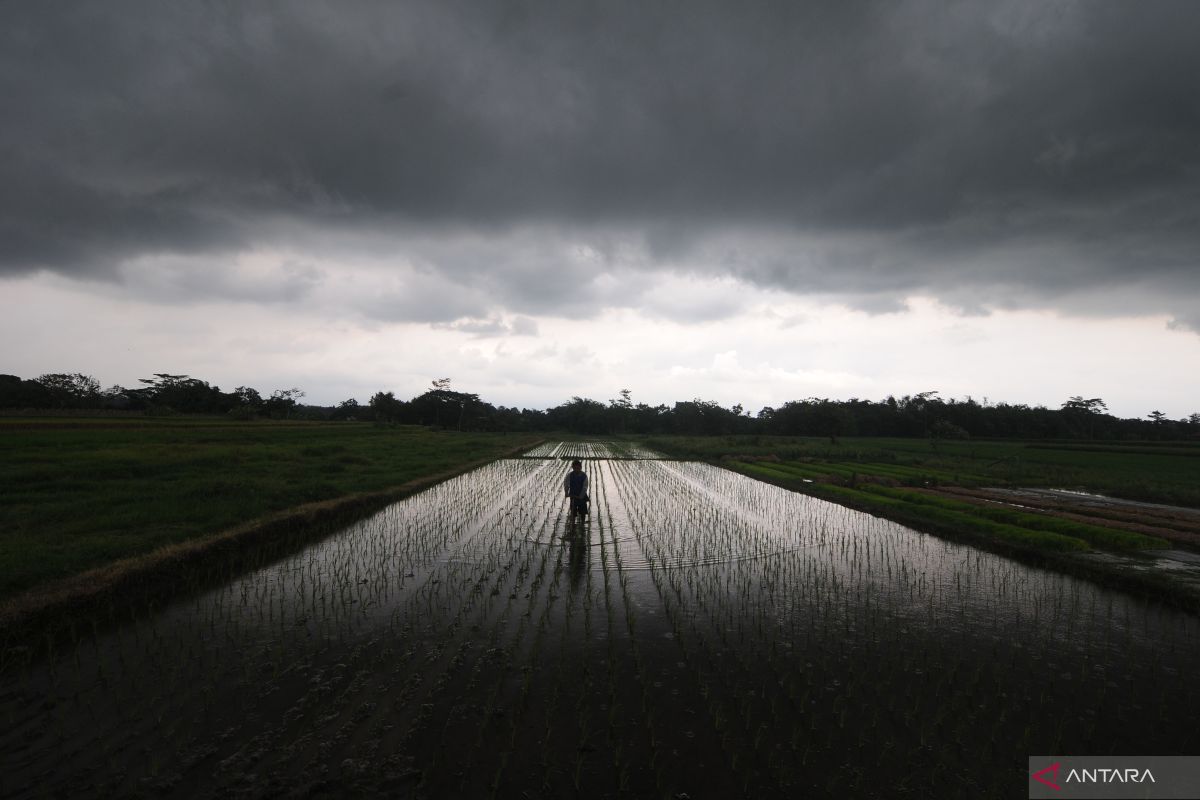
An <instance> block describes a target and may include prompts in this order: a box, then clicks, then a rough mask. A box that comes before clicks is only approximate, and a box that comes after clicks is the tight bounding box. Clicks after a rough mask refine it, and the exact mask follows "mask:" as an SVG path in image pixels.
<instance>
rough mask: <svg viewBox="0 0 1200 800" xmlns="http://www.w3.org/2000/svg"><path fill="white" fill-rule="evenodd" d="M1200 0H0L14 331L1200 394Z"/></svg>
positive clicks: (317, 377)
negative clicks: (467, 0) (602, 0)
mask: <svg viewBox="0 0 1200 800" xmlns="http://www.w3.org/2000/svg"><path fill="white" fill-rule="evenodd" d="M1198 30H1200V3H1195V2H1189V0H1181V2H1157V1H1156V2H1144V3H1134V2H1100V1H1099V0H1089V1H1088V2H1079V3H1076V2H1047V1H1046V0H1037V1H1036V2H1035V1H1034V0H1029V1H1028V2H1020V3H1010V2H1002V1H1000V0H987V2H944V1H941V0H939V2H928V3H926V2H878V3H866V2H863V3H856V2H836V3H825V2H822V3H815V2H814V3H797V2H794V1H789V2H777V3H773V2H749V3H728V2H722V3H703V2H695V1H694V0H693V1H690V2H679V3H672V2H655V3H644V2H637V3H633V2H630V3H587V4H584V3H577V2H569V1H566V0H556V1H555V2H524V3H522V2H506V3H488V2H475V3H457V2H447V0H429V2H404V3H378V2H372V3H353V2H336V3H334V2H330V3H318V2H296V3H284V2H279V3H255V4H244V3H232V2H231V3H200V2H194V3H161V2H143V3H122V2H106V3H85V2H75V3H71V2H63V3H43V2H7V3H3V4H0V100H2V103H3V106H2V107H3V109H4V111H3V123H2V124H0V337H3V341H4V347H3V350H2V352H0V372H8V373H13V374H17V375H21V376H22V377H35V376H36V375H38V374H41V373H43V372H75V371H78V372H85V373H90V374H93V375H95V376H96V377H97V378H98V379H100V380H101V382H102V383H104V384H105V385H110V384H113V383H120V384H124V385H132V384H135V383H136V380H137V378H139V377H145V376H148V375H149V374H150V373H153V372H163V371H169V372H177V373H188V374H191V375H193V376H195V377H200V378H204V379H206V380H209V381H210V382H213V383H217V384H219V385H221V386H222V388H225V389H232V388H233V387H234V386H237V385H241V384H249V385H252V386H256V387H258V388H259V389H261V390H264V391H270V390H271V389H274V388H280V387H290V386H300V387H301V388H303V389H305V390H306V391H307V392H308V400H309V401H312V402H321V403H334V402H337V401H339V400H342V399H345V398H347V397H356V398H358V399H359V400H360V401H365V400H366V399H367V398H368V397H369V396H370V395H371V394H372V393H374V392H375V391H378V390H391V391H395V392H396V393H397V395H398V396H401V397H411V396H413V395H415V394H418V393H419V392H421V391H423V390H424V389H426V388H428V386H429V383H430V381H431V380H432V379H434V378H439V377H444V376H449V377H451V378H452V379H453V386H454V388H457V389H460V390H463V391H472V392H478V393H479V394H481V395H482V396H483V397H484V398H485V399H487V400H490V401H492V402H494V403H498V404H505V405H513V404H516V405H523V406H531V407H547V406H551V405H557V404H558V403H561V402H563V401H565V400H567V399H569V398H570V397H571V396H573V395H582V396H590V397H594V398H596V399H600V400H607V399H609V398H612V397H615V396H616V395H617V392H618V390H620V389H622V388H629V389H631V390H632V391H633V399H634V400H635V401H641V402H649V403H659V402H668V403H669V402H672V401H675V400H686V399H692V398H694V397H700V398H705V399H713V400H717V401H719V402H721V403H723V404H725V405H732V404H733V403H741V404H743V405H744V406H746V407H747V408H750V409H752V410H757V409H758V408H761V407H762V406H763V405H778V404H780V403H782V402H784V401H786V400H789V399H801V398H804V397H810V396H818V397H832V398H848V397H865V398H871V399H881V398H883V397H885V396H886V395H888V394H897V395H901V394H911V393H915V392H921V391H927V390H933V389H936V390H939V391H941V393H942V395H943V396H947V397H964V396H967V395H971V396H973V397H975V398H976V399H980V400H982V399H983V398H984V397H987V398H988V399H989V400H991V401H993V402H996V401H1007V402H1023V403H1030V404H1045V405H1049V406H1057V405H1059V404H1060V403H1061V402H1062V401H1063V400H1065V399H1066V398H1067V397H1068V396H1070V395H1076V394H1081V395H1084V396H1087V397H1095V396H1099V397H1102V398H1104V399H1105V400H1106V401H1108V403H1109V406H1110V408H1111V409H1112V410H1113V411H1114V412H1115V413H1118V414H1120V415H1123V416H1144V415H1145V414H1147V413H1148V412H1149V411H1151V410H1153V409H1161V410H1163V411H1165V412H1167V413H1168V414H1169V415H1170V416H1172V417H1181V416H1184V415H1186V414H1189V413H1191V412H1194V411H1200V47H1197V46H1196V41H1197V39H1196V31H1198Z"/></svg>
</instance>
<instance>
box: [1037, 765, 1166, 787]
mask: <svg viewBox="0 0 1200 800" xmlns="http://www.w3.org/2000/svg"><path fill="white" fill-rule="evenodd" d="M1056 766H1057V765H1056ZM1066 782H1067V783H1158V781H1156V780H1154V774H1153V773H1151V772H1150V770H1148V769H1133V768H1132V767H1130V768H1127V769H1108V768H1103V767H1102V768H1099V769H1072V770H1071V771H1070V772H1069V773H1067V780H1066Z"/></svg>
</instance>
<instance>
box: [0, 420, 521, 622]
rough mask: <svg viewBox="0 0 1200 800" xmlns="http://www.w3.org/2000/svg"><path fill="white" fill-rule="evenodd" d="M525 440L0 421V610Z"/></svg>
mask: <svg viewBox="0 0 1200 800" xmlns="http://www.w3.org/2000/svg"><path fill="white" fill-rule="evenodd" d="M534 441H536V439H535V438H534V437H528V436H515V435H512V436H505V435H501V434H468V433H454V432H432V431H427V430H424V429H420V428H413V427H394V428H385V427H376V426H373V425H370V424H366V423H286V422H249V423H241V422H228V421H224V420H206V419H181V418H170V419H123V420H112V419H71V420H68V419H45V420H39V419H28V418H7V419H0V604H2V603H3V602H4V601H6V600H10V599H11V598H13V597H14V596H15V595H17V594H19V593H21V592H24V591H26V590H30V589H34V588H36V587H41V586H43V585H45V584H47V583H52V582H55V581H56V580H58V579H64V578H68V577H69V576H73V575H78V574H80V573H83V572H84V571H87V570H91V569H94V568H97V567H103V566H105V565H108V564H111V563H112V562H115V561H118V560H121V559H129V558H131V557H138V556H144V555H146V554H148V553H152V552H155V551H162V549H164V548H169V547H171V546H178V545H180V543H188V542H195V541H198V540H199V541H203V540H205V539H206V538H207V537H212V536H215V535H217V534H219V533H220V532H222V531H228V530H230V529H233V528H237V527H238V526H246V525H247V523H252V522H253V521H254V520H259V519H262V518H267V517H269V516H271V515H278V514H279V513H280V512H284V511H285V510H287V509H293V508H295V507H297V506H302V505H305V504H310V505H311V504H314V503H319V502H320V501H334V500H336V499H338V498H345V497H347V496H366V495H369V494H370V493H380V492H386V491H388V490H392V489H395V488H396V487H403V486H404V485H405V484H411V485H413V486H414V487H415V486H417V485H419V484H420V483H421V482H422V479H428V478H432V477H435V476H438V475H441V474H444V473H449V472H455V471H458V470H460V469H461V468H463V467H464V466H466V465H468V464H474V463H479V462H482V461H486V460H490V459H492V458H495V457H497V456H500V455H502V454H504V453H506V452H508V451H512V450H513V449H514V448H517V447H518V446H524V445H532V444H533V442H534ZM330 505H334V504H330ZM283 527H286V525H285V526H283Z"/></svg>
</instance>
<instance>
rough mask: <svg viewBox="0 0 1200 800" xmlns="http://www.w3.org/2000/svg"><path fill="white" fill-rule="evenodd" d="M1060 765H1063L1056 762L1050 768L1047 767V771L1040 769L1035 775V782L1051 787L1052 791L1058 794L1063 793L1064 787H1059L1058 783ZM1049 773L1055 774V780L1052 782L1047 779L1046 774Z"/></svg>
mask: <svg viewBox="0 0 1200 800" xmlns="http://www.w3.org/2000/svg"><path fill="white" fill-rule="evenodd" d="M1060 765H1061V762H1058V761H1055V762H1054V763H1053V764H1051V765H1050V766H1048V767H1046V768H1045V769H1039V770H1038V771H1037V772H1035V773H1033V779H1034V780H1035V781H1037V782H1038V783H1044V784H1046V785H1047V786H1049V787H1050V788H1051V789H1054V790H1055V791H1056V792H1061V791H1062V787H1061V786H1059V785H1058V783H1057V781H1058V768H1059V766H1060ZM1047 772H1051V773H1053V774H1054V780H1050V779H1049V778H1047V777H1046V773H1047Z"/></svg>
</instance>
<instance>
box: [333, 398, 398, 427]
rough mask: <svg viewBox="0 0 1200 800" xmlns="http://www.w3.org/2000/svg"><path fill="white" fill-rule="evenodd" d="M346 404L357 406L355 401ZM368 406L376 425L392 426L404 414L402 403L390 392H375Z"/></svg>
mask: <svg viewBox="0 0 1200 800" xmlns="http://www.w3.org/2000/svg"><path fill="white" fill-rule="evenodd" d="M346 403H354V405H355V407H357V406H358V401H357V400H347V401H346ZM346 403H343V404H342V405H341V406H338V409H339V410H340V409H342V408H343V407H344V406H345V405H346ZM369 405H370V406H371V413H372V414H373V415H374V417H375V421H376V422H377V423H379V422H386V423H388V424H394V423H396V422H399V421H400V418H401V416H402V415H403V413H404V402H403V401H401V400H397V399H396V395H394V394H392V393H391V392H376V393H375V394H374V395H373V396H372V397H371V400H370V403H369Z"/></svg>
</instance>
